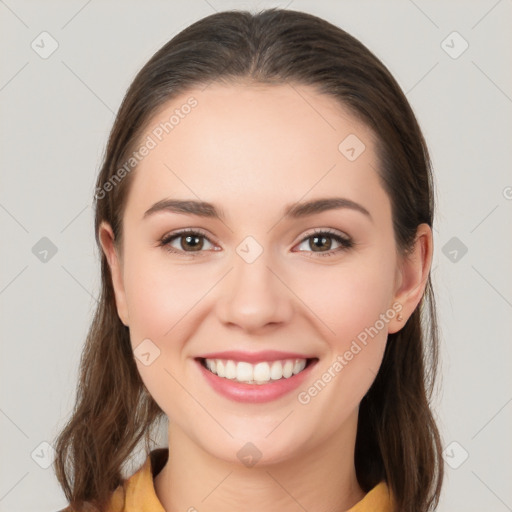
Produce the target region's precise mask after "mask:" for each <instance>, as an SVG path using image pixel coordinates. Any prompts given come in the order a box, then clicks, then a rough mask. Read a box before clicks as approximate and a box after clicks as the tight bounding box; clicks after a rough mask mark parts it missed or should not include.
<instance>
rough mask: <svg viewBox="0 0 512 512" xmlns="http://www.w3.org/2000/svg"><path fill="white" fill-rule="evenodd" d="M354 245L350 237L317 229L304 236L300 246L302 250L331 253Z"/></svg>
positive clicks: (323, 253)
mask: <svg viewBox="0 0 512 512" xmlns="http://www.w3.org/2000/svg"><path fill="white" fill-rule="evenodd" d="M353 245H354V243H353V241H352V240H351V239H350V238H348V237H346V238H345V237H343V236H341V235H339V234H337V233H332V232H330V231H317V232H315V233H313V234H312V235H309V236H307V237H306V238H304V239H303V240H302V242H301V243H300V244H299V246H298V247H299V251H300V252H312V253H319V254H322V255H330V254H332V253H336V252H340V251H343V250H345V249H349V248H350V247H352V246H353ZM301 247H302V249H301Z"/></svg>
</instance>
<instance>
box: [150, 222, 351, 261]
mask: <svg viewBox="0 0 512 512" xmlns="http://www.w3.org/2000/svg"><path fill="white" fill-rule="evenodd" d="M187 235H189V236H199V237H203V238H205V239H206V240H208V242H210V243H213V242H211V240H210V239H209V238H208V236H207V235H206V234H205V233H203V232H201V230H199V229H193V230H192V229H185V230H183V231H178V232H175V233H170V234H168V235H165V236H164V237H162V239H161V240H160V243H159V246H161V247H164V248H165V250H166V251H168V252H170V253H172V254H179V255H180V256H191V257H193V258H195V257H197V256H202V255H203V254H202V253H204V252H206V251H202V250H201V251H182V250H177V249H175V248H174V247H171V245H170V243H171V242H172V241H174V240H175V239H177V238H181V237H184V236H187ZM319 235H327V237H328V238H332V239H334V240H335V241H336V242H338V243H339V244H340V247H338V248H336V249H332V250H329V251H325V252H314V251H298V252H303V253H309V254H310V256H309V257H315V256H317V255H318V256H322V257H325V256H327V257H329V256H334V255H335V254H337V253H339V252H342V251H346V250H348V249H351V248H352V247H354V245H355V243H354V241H353V240H352V239H351V238H350V237H347V238H345V237H343V236H341V235H339V234H338V233H336V232H334V231H332V230H330V229H328V228H327V229H315V230H313V232H311V233H308V234H307V235H306V236H305V237H304V238H303V239H302V240H301V241H300V242H299V244H298V245H300V244H302V243H303V242H306V241H307V240H309V239H310V238H313V237H315V236H319Z"/></svg>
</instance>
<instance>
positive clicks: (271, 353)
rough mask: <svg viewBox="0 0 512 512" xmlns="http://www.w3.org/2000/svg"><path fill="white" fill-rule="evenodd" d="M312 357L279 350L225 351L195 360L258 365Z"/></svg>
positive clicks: (205, 355) (211, 353)
mask: <svg viewBox="0 0 512 512" xmlns="http://www.w3.org/2000/svg"><path fill="white" fill-rule="evenodd" d="M313 357H314V356H308V355H305V354H299V353H298V352H282V351H279V350H263V351H261V352H243V351H240V350H227V351H224V352H210V353H208V354H204V355H201V356H199V357H198V358H197V359H225V360H227V359H230V360H233V361H246V362H248V363H259V362H263V361H282V360H286V359H312V358H313Z"/></svg>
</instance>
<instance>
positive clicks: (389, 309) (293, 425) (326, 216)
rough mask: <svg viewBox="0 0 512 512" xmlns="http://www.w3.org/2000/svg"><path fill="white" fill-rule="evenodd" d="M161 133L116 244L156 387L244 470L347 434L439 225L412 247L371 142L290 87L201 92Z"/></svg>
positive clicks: (176, 414) (131, 319)
mask: <svg viewBox="0 0 512 512" xmlns="http://www.w3.org/2000/svg"><path fill="white" fill-rule="evenodd" d="M191 97H193V98H194V100H189V98H191ZM187 102H188V104H189V105H192V104H193V106H192V107H191V108H184V105H186V104H187ZM173 115H175V118H174V120H173V121H171V122H172V123H173V126H172V129H169V126H168V125H167V126H166V125H165V122H168V121H169V119H170V118H171V116H173ZM178 119H179V120H178ZM147 126H148V128H147V131H146V133H145V134H144V135H143V136H142V137H141V139H140V140H141V144H142V143H144V141H146V143H148V141H149V139H148V137H149V138H150V139H151V140H152V141H153V143H154V144H153V143H151V142H149V143H148V144H147V145H148V146H151V148H150V150H149V151H148V152H147V155H146V156H145V157H144V158H143V159H142V160H141V162H140V163H139V164H138V166H137V169H136V170H135V171H133V173H134V175H133V176H132V178H133V181H132V183H131V186H130V191H129V195H128V199H127V203H126V209H125V212H124V217H123V240H122V245H121V246H120V247H118V249H117V251H116V250H114V248H113V246H112V243H111V242H112V240H111V238H112V235H111V231H110V228H109V227H108V225H103V226H102V228H101V236H100V239H101V240H102V244H103V247H104V250H105V252H106V254H107V256H108V259H109V262H110V264H111V268H112V276H113V282H114V287H115V292H116V303H117V307H118V312H119V316H120V318H121V319H122V321H123V322H124V323H125V324H126V325H128V326H129V329H130V336H131V343H132V346H133V348H134V350H135V355H136V356H137V357H136V363H137V367H138V370H139V372H140V375H141V377H142V379H143V381H144V383H145V385H146V387H147V389H148V391H149V392H150V394H151V395H152V396H153V398H154V399H155V401H156V402H157V403H158V404H159V406H160V407H161V408H162V410H163V411H164V412H165V413H166V414H167V416H168V418H169V421H170V425H171V427H172V428H173V429H178V430H179V431H180V432H182V433H184V434H185V435H186V436H187V438H188V439H190V440H191V441H192V442H193V443H195V444H196V445H197V446H199V447H200V448H201V449H203V450H204V451H205V452H206V453H209V454H211V455H213V456H215V457H218V458H221V459H224V460H227V461H235V462H237V461H240V460H241V455H240V453H239V450H240V449H241V448H242V447H244V446H246V443H248V442H250V443H252V444H253V445H254V446H255V447H256V448H257V450H258V451H259V454H258V457H261V459H260V463H264V462H269V463H270V462H277V461H283V460H287V459H293V457H297V456H298V455H300V454H301V453H305V452H306V451H308V450H313V449H318V447H320V446H329V443H331V444H332V443H335V442H337V441H336V440H339V439H342V438H343V435H344V432H346V431H347V429H348V428H353V427H354V425H355V424H356V422H357V412H358V406H359V403H360V401H361V399H362V398H363V396H364V395H365V394H366V392H367V391H368V389H369V387H370V386H371V384H372V382H373V380H374V378H375V375H376V374H377V372H378V369H379V366H380V364H381V361H382V357H383V353H384V349H385V346H386V340H387V335H388V333H389V332H395V331H396V330H398V329H400V327H401V326H402V325H403V323H404V322H405V320H406V319H407V316H408V315H409V314H410V313H411V312H412V311H413V309H414V308H415V306H416V305H417V303H418V301H419V299H420V297H421V293H422V291H423V286H424V282H425V278H426V270H425V268H426V269H427V270H428V266H429V258H430V245H429V243H428V236H429V234H428V232H427V233H426V234H425V233H424V234H423V235H422V236H421V237H420V238H421V239H426V240H427V242H426V243H423V244H420V246H419V249H418V250H417V251H416V252H415V253H413V256H411V258H409V259H408V260H405V259H404V258H403V257H401V256H400V254H399V252H398V251H397V248H396V244H395V239H394V234H393V226H392V216H391V204H390V201H389V198H388V196H387V194H386V192H385V190H384V189H383V187H382V184H381V182H380V179H379V176H378V174H377V169H378V168H379V162H378V160H377V157H376V152H375V138H374V136H373V135H372V133H371V131H370V130H369V129H368V128H367V127H366V126H365V125H363V124H362V123H361V122H359V121H358V120H357V119H356V118H355V117H353V116H352V115H350V114H349V112H348V111H347V110H345V109H343V108H342V107H341V106H339V105H338V103H337V102H336V101H335V100H334V99H333V98H331V97H328V96H324V95H321V94H319V93H317V92H315V91H314V90H313V89H311V88H308V87H305V86H300V87H299V86H294V87H291V86H288V85H280V86H272V87H271V86H268V87H265V86H261V85H259V86H254V85H252V86H250V85H232V86H225V85H216V84H213V85H210V86H209V87H207V88H206V89H205V90H203V91H201V90H200V89H197V90H196V89H194V90H191V91H189V92H188V93H187V94H184V95H183V96H180V97H178V98H175V99H173V100H172V101H170V102H169V103H168V104H166V105H165V108H163V109H161V110H160V111H159V112H158V113H157V115H155V116H154V118H153V119H152V120H151V121H150V122H149V123H148V125H147ZM162 126H164V127H165V126H166V127H167V132H168V133H167V132H166V130H165V129H164V128H162ZM180 202H182V203H180ZM183 202H186V203H183ZM196 202H197V203H199V202H203V203H208V204H203V205H200V204H196ZM193 203H194V204H193ZM308 205H309V206H308ZM414 254H416V256H414ZM399 311H400V313H401V314H402V315H403V321H402V322H399V321H398V320H397V315H398V312H399ZM219 361H220V362H219ZM279 361H281V363H279ZM286 361H291V362H288V363H287V362H286ZM304 364H305V365H306V366H305V368H304V369H302V368H303V367H304ZM205 365H208V366H210V369H207V368H206V367H205ZM212 369H213V370H215V371H216V372H218V373H220V374H221V375H222V374H223V372H227V373H226V374H225V376H224V377H222V376H219V375H215V374H214V373H212V371H211V370H212ZM283 372H284V374H285V375H284V376H282V373H283ZM294 372H297V373H294ZM290 373H291V374H292V376H291V377H290V376H289V375H290ZM287 375H288V377H287ZM239 380H240V381H244V380H245V381H247V380H249V381H251V382H252V383H251V382H238V381H239ZM255 381H257V382H255ZM245 449H248V448H245ZM250 450H254V448H250ZM242 453H243V452H242Z"/></svg>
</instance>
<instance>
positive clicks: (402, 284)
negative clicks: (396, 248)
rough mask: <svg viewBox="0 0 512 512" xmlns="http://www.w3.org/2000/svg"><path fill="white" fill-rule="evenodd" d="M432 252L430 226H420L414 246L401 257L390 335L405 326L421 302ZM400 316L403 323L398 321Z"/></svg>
mask: <svg viewBox="0 0 512 512" xmlns="http://www.w3.org/2000/svg"><path fill="white" fill-rule="evenodd" d="M432 250H433V241H432V230H431V229H430V226H429V225H428V224H420V225H419V226H418V229H417V230H416V239H415V242H414V246H413V247H412V249H411V250H410V251H409V252H408V253H407V254H405V255H403V256H402V257H401V261H400V265H399V269H398V271H397V280H396V290H395V297H394V304H395V306H394V307H393V309H394V310H395V311H397V316H395V318H394V319H393V320H392V321H391V322H389V329H388V332H389V333H390V334H392V333H394V332H397V331H399V330H400V329H401V328H402V327H403V326H404V325H405V322H407V320H408V318H409V317H410V316H411V315H412V314H413V312H414V310H415V309H416V306H417V305H418V304H419V302H420V301H421V298H422V297H423V293H424V291H425V287H426V285H427V280H428V276H429V272H430V266H431V264H432ZM399 305H401V309H399ZM400 315H401V317H402V321H399V320H397V317H398V316H400Z"/></svg>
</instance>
